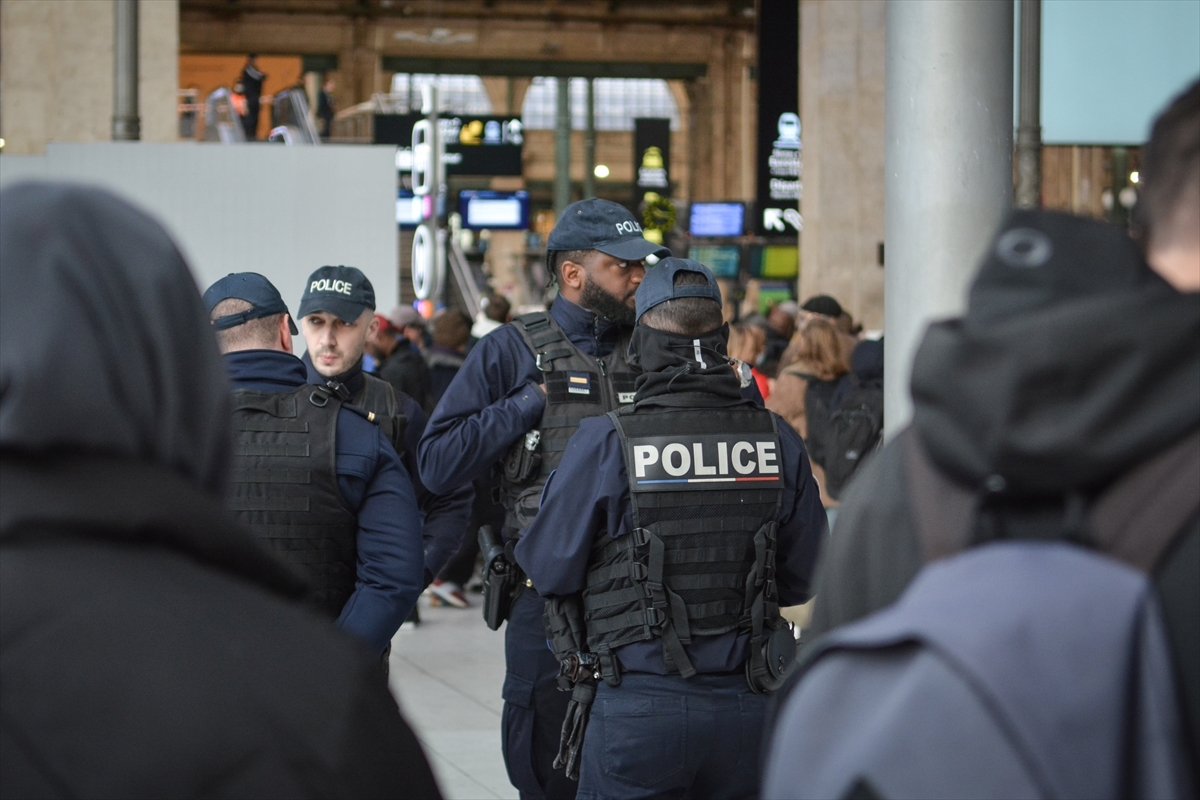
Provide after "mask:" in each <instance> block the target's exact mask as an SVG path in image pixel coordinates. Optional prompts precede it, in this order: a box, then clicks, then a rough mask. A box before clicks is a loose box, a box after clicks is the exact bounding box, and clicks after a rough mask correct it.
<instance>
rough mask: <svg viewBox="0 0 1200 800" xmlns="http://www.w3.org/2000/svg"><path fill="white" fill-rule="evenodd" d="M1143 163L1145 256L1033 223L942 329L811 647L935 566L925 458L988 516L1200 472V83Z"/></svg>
mask: <svg viewBox="0 0 1200 800" xmlns="http://www.w3.org/2000/svg"><path fill="white" fill-rule="evenodd" d="M1144 157H1145V162H1144V165H1143V170H1142V174H1143V176H1144V178H1143V187H1144V188H1143V194H1142V200H1141V209H1140V213H1141V216H1142V220H1143V226H1144V230H1143V236H1142V238H1143V241H1144V244H1145V255H1146V260H1143V255H1142V253H1141V252H1139V250H1138V248H1137V246H1136V245H1135V243H1134V242H1133V241H1132V240H1131V239H1130V238H1129V237H1128V236H1126V235H1125V233H1124V232H1122V231H1120V230H1118V229H1116V228H1113V227H1110V226H1107V225H1105V224H1102V223H1099V222H1093V221H1089V220H1085V219H1082V218H1076V217H1071V216H1068V215H1065V214H1057V213H1052V212H1042V211H1016V212H1013V213H1012V214H1011V216H1010V217H1009V219H1008V220H1007V221H1006V222H1005V224H1004V225H1003V226H1002V228H1001V230H1000V232H999V234H998V236H997V237H996V239H995V241H994V243H993V246H992V248H991V250H990V251H989V252H988V254H987V255H986V257H985V260H984V263H983V266H982V267H981V269H980V272H979V275H978V276H977V277H976V279H975V282H974V283H973V285H972V287H971V290H970V294H969V300H968V305H967V311H966V314H965V316H964V317H963V318H962V319H957V320H950V321H946V322H939V323H935V324H933V325H932V326H930V328H929V331H928V332H927V333H926V335H925V338H924V340H923V342H922V343H921V345H920V347H919V349H918V351H917V355H916V359H915V361H914V364H913V373H912V396H913V405H914V415H913V422H912V424H911V425H910V426H909V427H908V428H907V429H905V430H904V431H902V432H901V433H899V434H898V435H897V436H896V437H895V439H894V440H893V441H891V442H890V443H889V444H888V445H887V446H885V447H884V449H883V450H882V451H881V452H880V453H879V454H877V455H876V456H875V457H874V458H873V459H872V460H871V461H869V462H867V463H866V464H865V465H864V466H863V468H862V470H860V471H859V474H858V475H857V476H856V478H855V480H854V481H853V482H852V483H851V484H850V488H849V490H848V491H847V494H846V495H845V497H844V498H843V504H842V507H841V514H840V516H839V519H838V530H837V535H836V536H835V537H834V538H833V539H832V540H831V542H830V545H829V547H828V548H827V549H826V551H825V553H824V555H823V556H822V561H821V564H820V565H819V567H818V574H817V591H816V595H817V599H816V603H815V608H814V615H813V625H812V629H811V631H812V633H814V634H816V633H821V632H824V631H827V630H829V629H831V628H834V627H836V626H839V625H844V624H846V623H849V622H852V621H854V620H857V619H860V618H862V617H865V616H867V615H869V614H871V613H872V612H874V611H877V610H879V609H882V608H884V607H885V606H888V605H890V604H892V603H893V602H894V601H896V599H897V598H899V597H900V595H901V594H902V593H903V592H904V590H905V588H906V587H907V586H908V585H909V583H910V582H911V581H912V580H913V578H914V577H915V576H916V574H917V572H918V571H919V570H920V569H921V567H922V564H923V563H924V562H925V561H926V560H929V554H927V553H925V552H924V550H923V548H922V545H921V542H920V539H919V538H918V533H917V522H916V520H917V518H918V517H921V518H922V519H923V518H924V515H928V514H931V513H937V512H938V511H939V510H940V509H938V508H934V507H933V504H930V503H925V504H919V503H916V502H914V500H913V498H912V496H911V495H910V494H909V489H908V476H909V474H910V471H911V469H912V461H911V460H910V459H909V458H908V456H906V452H907V451H908V450H909V449H910V448H915V449H916V451H917V452H923V453H924V454H925V456H926V457H927V459H928V462H930V463H932V464H933V465H934V467H935V468H936V469H937V470H938V471H939V472H940V473H941V474H943V475H944V476H946V477H947V478H949V479H951V480H952V481H954V482H955V483H957V484H959V485H961V486H963V487H966V488H967V489H969V490H971V491H973V492H975V493H976V494H977V495H978V496H979V497H987V498H988V502H989V504H990V505H989V508H992V509H993V510H992V511H989V514H1002V513H1011V514H1021V513H1024V512H1026V511H1033V510H1036V509H1037V508H1038V507H1039V503H1040V504H1043V505H1044V504H1045V503H1047V502H1049V500H1048V499H1057V501H1058V503H1059V506H1057V507H1060V508H1061V503H1062V500H1061V498H1063V497H1065V496H1067V495H1071V494H1077V495H1079V496H1084V497H1090V498H1095V497H1096V496H1098V495H1099V494H1100V493H1101V492H1102V491H1103V490H1104V489H1105V488H1106V487H1108V486H1110V485H1112V484H1113V483H1114V482H1115V481H1116V480H1117V479H1119V478H1121V477H1122V476H1124V475H1126V474H1129V473H1130V472H1131V471H1132V470H1134V469H1135V468H1137V467H1138V466H1139V465H1142V464H1145V463H1147V462H1149V461H1150V460H1151V459H1154V458H1156V457H1158V456H1160V455H1161V454H1162V453H1164V452H1166V451H1168V450H1169V449H1170V448H1173V447H1177V446H1183V447H1184V448H1185V450H1184V451H1183V454H1182V455H1183V462H1182V463H1183V464H1184V465H1187V464H1188V463H1189V462H1188V458H1190V459H1191V461H1190V464H1191V467H1192V468H1194V467H1195V465H1196V463H1197V461H1200V439H1197V436H1196V434H1197V431H1198V430H1200V82H1198V83H1196V84H1193V85H1192V86H1191V88H1189V89H1188V90H1187V91H1186V92H1185V93H1184V94H1183V95H1181V96H1180V97H1179V98H1177V99H1176V100H1175V102H1174V103H1173V104H1172V105H1171V106H1170V107H1169V108H1168V109H1167V110H1166V112H1164V114H1163V115H1162V116H1161V117H1159V119H1158V121H1157V122H1156V124H1155V126H1154V129H1153V133H1152V135H1151V139H1150V142H1149V144H1148V145H1147V147H1146V150H1145V154H1144ZM1147 260H1148V266H1147ZM1194 485H1195V484H1193V486H1194ZM1151 488H1153V487H1147V493H1149V491H1150V489H1151ZM1148 496H1149V495H1148ZM1193 500H1194V497H1193ZM1177 505H1178V504H1177ZM1006 509H1007V512H1006V511H1005V510H1006ZM1170 511H1172V512H1178V514H1179V515H1180V516H1182V520H1181V522H1182V525H1180V526H1179V527H1178V529H1177V531H1172V530H1167V531H1162V532H1161V533H1162V534H1163V535H1167V536H1172V537H1174V539H1175V541H1174V544H1172V545H1171V546H1170V547H1169V548H1167V550H1166V552H1165V555H1164V556H1163V557H1162V558H1161V559H1160V560H1159V561H1158V563H1157V564H1156V565H1154V566H1153V569H1152V570H1151V573H1150V574H1151V577H1152V579H1153V580H1154V582H1155V584H1156V587H1157V589H1158V591H1159V594H1160V596H1161V597H1162V598H1163V600H1164V603H1163V605H1164V614H1165V622H1166V627H1167V632H1168V635H1169V638H1170V644H1171V648H1172V651H1173V655H1174V657H1175V662H1176V663H1175V666H1176V670H1177V675H1178V677H1179V682H1178V685H1179V691H1180V694H1181V697H1180V707H1181V708H1182V709H1183V710H1184V714H1183V716H1184V722H1185V728H1186V731H1187V735H1188V736H1189V737H1190V738H1189V740H1190V757H1191V759H1192V763H1191V766H1192V770H1193V774H1195V772H1196V767H1197V765H1198V764H1200V750H1198V749H1197V739H1198V738H1200V737H1198V736H1197V733H1198V732H1200V727H1198V725H1200V612H1197V609H1200V588H1198V584H1197V581H1196V575H1197V574H1200V515H1198V514H1197V513H1196V507H1195V506H1194V505H1192V506H1190V507H1189V506H1186V505H1180V507H1178V508H1173V509H1170ZM1147 524H1148V525H1151V526H1152V524H1153V523H1152V521H1151V522H1148V523H1147ZM965 525H966V521H965V518H964V521H963V522H962V526H965Z"/></svg>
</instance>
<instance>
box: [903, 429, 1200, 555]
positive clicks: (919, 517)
mask: <svg viewBox="0 0 1200 800" xmlns="http://www.w3.org/2000/svg"><path fill="white" fill-rule="evenodd" d="M896 439H897V442H898V446H899V447H900V448H901V449H902V450H903V457H904V466H905V479H906V480H907V481H908V490H909V506H910V513H911V514H912V520H913V524H914V527H915V528H916V530H917V539H918V541H919V542H920V544H921V555H922V557H923V559H924V561H925V563H928V562H930V561H935V560H937V559H939V558H946V557H948V556H952V555H954V554H956V553H958V552H960V551H962V550H964V549H965V548H966V547H967V546H968V544H969V543H970V535H971V530H972V520H973V518H974V515H975V511H976V508H977V505H978V496H979V495H978V493H977V492H975V491H973V490H972V489H971V487H969V486H967V485H966V484H963V483H959V482H958V481H955V480H954V479H952V478H950V477H949V476H948V475H946V474H945V472H943V471H942V470H940V469H939V468H938V467H937V465H935V464H934V463H933V461H932V460H930V458H929V455H928V453H926V452H925V448H924V446H923V445H922V444H921V440H920V437H919V436H918V434H917V432H916V430H915V429H914V428H912V427H911V426H910V427H908V428H906V429H905V430H903V431H901V432H900V434H898V435H897V437H896ZM1197 486H1200V430H1197V431H1194V432H1192V433H1191V434H1190V435H1188V436H1187V437H1186V438H1184V439H1183V441H1181V442H1179V443H1178V444H1175V445H1173V446H1171V447H1168V448H1167V449H1165V450H1162V451H1160V452H1159V453H1157V454H1156V455H1154V456H1152V457H1151V458H1150V459H1148V460H1146V461H1143V462H1142V463H1141V464H1139V465H1138V466H1136V467H1134V468H1133V469H1130V470H1128V471H1126V473H1125V474H1124V475H1122V476H1121V477H1120V478H1118V479H1117V480H1116V481H1115V482H1114V483H1113V484H1112V485H1111V486H1109V488H1108V489H1106V490H1105V491H1104V492H1103V493H1102V494H1101V495H1100V496H1099V497H1098V498H1097V499H1096V501H1095V503H1094V504H1093V505H1092V507H1091V509H1089V511H1088V517H1087V527H1088V531H1089V533H1090V534H1091V539H1092V541H1093V543H1094V544H1095V546H1096V549H1097V550H1099V551H1100V552H1102V553H1105V554H1106V555H1108V556H1109V557H1111V558H1115V559H1117V560H1118V561H1123V562H1124V563H1126V564H1129V565H1130V566H1132V567H1134V568H1135V569H1138V570H1141V571H1142V572H1144V573H1150V572H1151V571H1152V570H1153V569H1154V567H1155V565H1156V564H1157V563H1158V561H1159V558H1160V557H1161V556H1162V554H1163V553H1164V552H1165V551H1166V549H1167V548H1168V546H1169V545H1170V544H1171V542H1172V541H1174V539H1175V537H1176V534H1178V533H1179V531H1180V529H1181V528H1182V527H1183V526H1184V524H1185V523H1187V522H1188V521H1189V520H1191V519H1192V518H1193V517H1195V516H1196V513H1197V512H1198V511H1200V494H1197V492H1196V487H1197Z"/></svg>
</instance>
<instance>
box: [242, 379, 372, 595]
mask: <svg viewBox="0 0 1200 800" xmlns="http://www.w3.org/2000/svg"><path fill="white" fill-rule="evenodd" d="M340 408H341V403H340V402H339V401H338V399H337V398H336V397H334V396H333V395H332V394H331V392H330V391H329V390H328V389H326V388H325V387H324V386H310V385H304V386H300V387H297V388H296V389H294V390H292V391H290V392H281V393H274V392H255V391H250V390H247V389H238V390H236V391H234V393H233V428H234V432H235V436H236V440H235V442H234V459H233V465H234V469H233V481H232V484H233V485H232V486H231V498H230V501H229V508H230V510H231V511H233V512H234V516H236V517H237V518H238V519H239V520H240V521H242V522H243V523H245V524H246V525H247V526H249V528H250V530H251V531H253V532H254V534H255V536H256V537H257V538H258V539H259V540H260V541H262V542H263V543H264V544H265V545H266V546H267V547H269V548H270V549H272V550H274V551H275V552H276V553H277V554H278V555H279V556H281V557H282V558H283V559H284V560H285V561H287V562H288V563H290V564H292V565H293V566H295V567H296V568H297V569H298V570H299V571H300V572H301V573H302V574H303V575H304V576H305V577H306V578H308V581H309V584H310V585H311V586H312V592H311V593H310V599H311V600H313V601H314V602H315V603H316V604H318V605H319V606H321V607H322V608H324V609H325V611H326V612H328V613H329V614H330V615H332V616H334V617H336V616H337V615H338V614H340V613H341V612H342V607H343V606H345V605H346V601H347V600H349V599H350V595H351V594H353V592H354V584H355V580H356V578H357V574H358V573H357V555H358V550H357V546H356V536H357V533H358V520H357V518H356V517H355V514H354V512H353V511H351V510H350V509H349V508H347V507H346V503H345V500H344V499H343V498H342V493H341V491H340V490H339V489H338V482H337V466H336V458H337V456H336V453H335V449H334V448H335V435H336V429H337V417H338V411H339V409H340Z"/></svg>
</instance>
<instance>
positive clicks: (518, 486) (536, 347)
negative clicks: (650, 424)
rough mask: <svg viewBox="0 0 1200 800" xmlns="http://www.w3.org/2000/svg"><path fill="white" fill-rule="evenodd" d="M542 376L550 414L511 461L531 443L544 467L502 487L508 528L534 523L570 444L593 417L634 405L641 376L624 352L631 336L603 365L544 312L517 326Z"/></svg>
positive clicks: (523, 317)
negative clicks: (550, 479)
mask: <svg viewBox="0 0 1200 800" xmlns="http://www.w3.org/2000/svg"><path fill="white" fill-rule="evenodd" d="M513 325H514V326H515V327H516V329H517V331H518V332H520V334H521V337H522V338H523V339H524V340H525V344H526V345H527V346H528V347H529V350H530V352H532V353H533V357H534V359H535V360H536V362H537V365H538V369H540V370H541V371H542V373H543V374H544V377H545V383H546V409H545V411H544V412H543V413H542V421H541V423H540V424H539V426H538V431H539V433H540V436H538V437H534V438H533V439H530V438H529V437H525V438H522V439H521V440H519V441H518V442H517V444H516V445H514V447H513V450H514V452H513V453H510V455H509V457H508V459H509V460H513V459H515V457H516V456H519V455H521V454H520V453H518V452H517V451H518V450H519V449H520V448H523V447H525V446H526V443H527V442H531V443H532V444H533V446H534V448H535V450H532V451H530V452H531V453H534V452H536V454H537V455H538V456H540V463H538V464H536V465H531V467H530V469H529V470H528V473H530V474H527V475H526V476H525V477H524V478H522V479H519V480H511V479H509V478H507V477H506V478H505V480H504V481H503V489H504V506H505V508H506V509H507V510H508V513H507V515H506V517H505V520H504V525H505V527H506V528H509V529H512V530H521V529H522V528H525V527H526V526H528V525H529V523H531V522H533V518H534V516H536V515H537V510H538V502H539V500H540V499H541V496H542V486H543V485H545V483H546V478H547V477H548V476H549V475H550V473H551V472H553V471H554V470H555V469H556V468H557V467H558V462H559V461H560V460H561V459H562V454H563V451H564V450H566V449H567V441H568V440H570V438H571V435H572V434H573V433H575V430H576V429H577V428H578V427H579V423H580V422H582V421H583V420H585V419H587V418H588V417H594V416H599V415H600V414H604V413H606V412H608V411H612V410H613V409H615V408H617V407H618V406H621V405H625V404H628V403H632V402H633V393H634V386H633V384H634V380H635V379H636V378H637V372H636V371H634V369H633V368H632V367H631V366H629V362H628V361H626V359H625V352H626V350H627V349H628V345H629V336H628V335H627V334H626V335H623V336H622V337H621V339H620V341H618V342H617V344H616V346H615V347H614V348H613V351H612V352H611V353H610V354H608V355H607V356H605V357H604V358H602V359H595V358H592V357H591V356H589V355H585V354H584V353H582V352H581V351H580V350H579V349H578V348H577V347H575V345H573V344H571V342H570V340H568V339H567V335H566V334H565V333H563V330H562V328H560V327H559V326H558V323H556V322H555V321H554V319H553V318H552V317H551V316H550V315H549V314H547V313H545V312H538V313H534V314H522V315H521V316H519V317H517V318H515V319H514V320H513Z"/></svg>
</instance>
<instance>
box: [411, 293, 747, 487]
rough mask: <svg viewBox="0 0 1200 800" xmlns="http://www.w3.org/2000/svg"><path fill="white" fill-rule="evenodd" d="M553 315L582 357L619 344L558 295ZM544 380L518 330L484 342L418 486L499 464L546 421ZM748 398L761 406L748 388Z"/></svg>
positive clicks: (608, 327) (424, 441)
mask: <svg viewBox="0 0 1200 800" xmlns="http://www.w3.org/2000/svg"><path fill="white" fill-rule="evenodd" d="M550 316H551V317H553V318H554V321H555V322H557V323H558V325H559V327H560V328H562V329H563V333H565V334H566V336H567V339H569V340H570V342H571V344H573V345H575V346H576V347H577V348H579V350H580V351H581V352H583V353H584V354H585V355H589V356H592V357H593V358H604V357H605V356H607V355H608V354H609V353H611V352H612V350H613V347H614V346H616V344H617V342H618V341H619V340H620V338H621V329H620V328H619V327H618V326H617V325H616V324H615V323H613V322H610V321H609V320H607V319H605V318H603V317H597V316H596V315H595V314H593V313H592V312H591V311H588V310H587V309H586V308H583V307H582V306H580V305H577V304H575V303H572V302H571V301H570V300H567V299H566V298H564V297H562V296H561V295H560V296H559V297H558V298H556V299H555V301H554V304H553V305H552V306H550ZM544 380H545V375H544V374H543V373H542V371H541V370H539V369H538V368H537V364H536V363H535V362H534V356H533V353H531V352H530V351H529V347H528V346H527V345H526V344H525V340H524V339H522V338H521V334H520V332H518V330H517V329H516V327H515V326H513V325H504V326H502V327H500V328H497V329H496V330H494V331H492V332H491V333H489V334H488V335H487V336H485V337H483V338H482V339H480V340H479V342H478V344H476V345H475V346H474V347H473V348H471V352H470V353H468V354H467V360H466V361H465V362H464V363H463V365H462V368H461V369H459V371H458V374H457V375H455V376H454V380H453V381H451V382H450V386H449V388H448V389H446V393H445V394H444V395H442V399H441V401H439V402H438V405H437V408H435V409H434V410H433V415H432V416H431V417H430V418H429V425H428V427H427V428H426V429H425V435H424V436H423V437H421V445H420V459H419V460H420V467H421V479H422V480H423V481H424V482H425V485H426V486H428V487H429V488H430V489H431V490H432V491H435V492H445V491H448V490H449V489H451V488H453V487H456V486H462V485H463V484H467V483H470V482H471V481H473V480H475V479H476V478H478V477H481V476H482V475H484V474H485V473H486V472H487V471H488V469H490V468H491V466H492V465H493V464H495V463H496V462H497V461H500V460H501V459H502V458H503V457H504V455H505V453H507V452H508V449H509V448H510V447H512V445H513V443H514V442H515V441H517V440H518V439H520V438H521V437H522V436H524V435H525V434H526V433H528V432H529V431H530V430H532V429H534V428H536V427H537V426H538V423H540V422H541V420H542V411H543V410H544V409H545V407H546V396H545V394H543V392H542V390H541V388H540V387H539V384H541V383H542V382H543V381H544ZM746 391H747V392H748V394H746V396H747V397H749V398H751V399H754V400H756V402H757V403H758V405H760V406H761V405H762V395H760V394H759V393H758V387H757V386H756V385H755V384H754V382H753V381H751V383H750V386H749V387H747V390H746Z"/></svg>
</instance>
